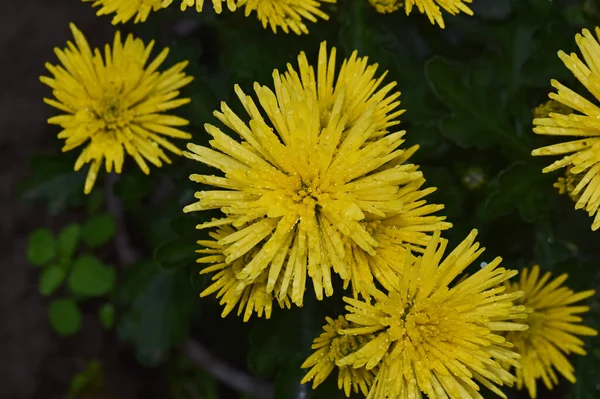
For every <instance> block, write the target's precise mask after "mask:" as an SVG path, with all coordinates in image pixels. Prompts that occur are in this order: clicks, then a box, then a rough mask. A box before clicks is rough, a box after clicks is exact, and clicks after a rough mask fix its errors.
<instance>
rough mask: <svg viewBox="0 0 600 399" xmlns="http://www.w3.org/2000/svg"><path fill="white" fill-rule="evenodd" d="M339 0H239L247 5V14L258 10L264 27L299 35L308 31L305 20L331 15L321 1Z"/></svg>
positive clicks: (257, 12) (314, 20)
mask: <svg viewBox="0 0 600 399" xmlns="http://www.w3.org/2000/svg"><path fill="white" fill-rule="evenodd" d="M336 2H337V0H239V3H238V5H239V6H244V7H245V13H246V16H249V15H250V14H251V13H252V12H256V16H257V18H258V20H259V21H260V22H261V23H262V26H263V28H267V27H270V28H271V30H272V31H273V33H277V29H278V28H280V29H281V30H283V31H284V32H285V33H289V32H290V31H291V32H294V33H295V34H297V35H300V34H302V33H305V34H306V33H308V28H307V27H306V25H305V24H304V22H303V19H306V20H308V21H310V22H317V20H318V18H321V19H323V20H328V19H329V16H328V15H327V14H325V13H324V12H323V11H322V10H321V9H320V6H321V3H336Z"/></svg>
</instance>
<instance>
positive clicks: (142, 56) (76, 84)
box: [40, 24, 193, 194]
mask: <svg viewBox="0 0 600 399" xmlns="http://www.w3.org/2000/svg"><path fill="white" fill-rule="evenodd" d="M71 31H72V32H73V37H74V38H75V44H73V43H72V42H70V41H69V42H67V46H68V48H66V49H64V50H61V49H58V48H57V49H55V53H56V55H57V57H58V59H59V60H60V62H61V64H62V66H61V65H58V66H55V65H51V64H49V63H47V64H46V68H47V69H48V71H50V73H51V74H52V76H53V77H52V78H50V77H45V76H42V77H41V78H40V80H41V81H42V82H43V83H45V84H46V85H48V86H50V87H51V88H52V90H53V94H54V97H55V98H56V100H53V99H48V98H45V99H44V101H45V102H46V103H47V104H49V105H51V106H53V107H55V108H58V109H59V110H61V111H64V112H65V114H64V115H59V116H55V117H52V118H50V119H48V123H51V124H55V125H59V126H60V127H62V128H63V130H62V131H61V132H60V133H59V134H58V137H59V138H61V139H65V145H64V147H63V149H62V150H63V151H70V150H72V149H74V148H76V147H79V146H81V145H84V146H85V148H84V149H83V151H82V152H81V155H80V156H79V158H78V159H77V161H76V162H75V170H79V169H81V167H82V166H83V165H84V164H86V163H91V165H90V168H89V170H88V174H87V178H86V181H85V187H84V192H85V193H86V194H88V193H89V192H90V191H91V190H92V187H93V186H94V183H95V181H96V177H97V175H98V171H99V169H100V167H101V166H102V164H103V163H104V164H105V166H106V171H107V172H111V171H112V170H113V168H114V170H115V172H116V173H121V169H122V167H123V162H124V159H125V153H127V154H129V155H131V156H132V157H133V159H134V160H135V161H136V163H137V164H138V166H139V167H140V169H141V170H142V171H143V172H144V173H146V174H148V173H150V169H149V168H148V164H147V163H146V161H148V162H150V163H152V164H154V165H155V166H157V167H160V166H162V163H163V162H167V163H170V162H171V161H170V159H169V158H168V157H167V155H166V154H165V153H164V152H163V150H162V149H161V147H164V148H166V149H167V150H169V151H171V152H172V153H174V154H176V155H181V151H180V150H179V149H178V148H177V147H176V146H174V145H173V144H171V143H170V142H169V141H168V140H167V139H165V138H164V136H168V137H174V138H180V139H189V138H191V135H190V134H188V133H185V132H183V131H181V130H179V129H178V127H180V126H185V125H187V124H188V121H187V120H185V119H183V118H180V117H177V116H173V115H168V114H164V112H165V111H168V110H171V109H174V108H177V107H179V106H181V105H183V104H187V103H188V102H189V101H190V100H189V99H188V98H181V99H177V96H178V95H179V91H178V90H179V89H180V88H181V87H183V86H185V85H187V84H188V83H189V82H191V81H192V79H193V78H192V77H189V76H186V75H185V73H184V72H183V69H184V68H185V67H186V65H187V62H180V63H178V64H177V65H174V66H173V67H171V68H169V69H168V70H166V71H165V72H158V71H157V69H158V67H159V66H160V65H161V64H162V63H163V61H164V60H165V58H166V57H167V54H168V53H169V50H168V49H164V50H163V51H161V53H160V54H159V55H158V56H157V57H156V58H155V59H154V60H152V61H151V62H150V63H149V64H148V65H146V64H147V63H148V61H149V59H150V53H151V52H152V48H153V47H154V42H151V43H150V44H149V45H148V46H145V45H144V43H143V42H142V41H141V40H140V39H135V38H134V37H133V36H132V35H129V36H127V39H126V40H125V42H124V43H123V42H121V35H120V33H119V32H117V33H116V34H115V38H114V42H113V46H112V48H111V47H110V45H108V44H106V45H105V47H104V57H102V53H101V52H100V50H99V49H94V50H93V51H92V49H91V48H90V46H89V45H88V43H87V41H86V39H85V37H84V36H83V34H82V33H81V32H80V31H79V30H78V29H77V28H76V27H75V25H73V24H71Z"/></svg>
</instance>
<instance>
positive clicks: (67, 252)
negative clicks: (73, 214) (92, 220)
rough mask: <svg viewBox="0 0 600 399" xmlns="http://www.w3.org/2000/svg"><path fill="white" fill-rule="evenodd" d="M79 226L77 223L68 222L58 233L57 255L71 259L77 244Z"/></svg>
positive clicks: (79, 235)
mask: <svg viewBox="0 0 600 399" xmlns="http://www.w3.org/2000/svg"><path fill="white" fill-rule="evenodd" d="M80 237H81V227H80V226H79V225H78V224H75V223H74V224H70V225H68V226H67V227H65V228H64V229H62V231H61V232H60V234H59V235H58V255H59V256H60V258H61V259H62V260H64V261H67V260H69V259H71V257H72V256H73V253H75V250H76V249H77V246H78V245H79V239H80Z"/></svg>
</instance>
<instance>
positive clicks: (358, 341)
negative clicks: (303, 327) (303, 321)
mask: <svg viewBox="0 0 600 399" xmlns="http://www.w3.org/2000/svg"><path fill="white" fill-rule="evenodd" d="M326 321H327V324H326V325H324V326H323V330H324V331H323V332H322V333H321V335H319V336H318V337H317V338H315V340H314V342H313V344H312V349H315V352H314V353H313V354H312V355H310V356H309V357H308V358H307V359H306V360H305V361H304V363H303V364H302V368H304V369H306V368H310V370H309V371H308V373H306V375H305V376H304V378H303V379H302V381H300V383H301V384H306V383H307V382H309V381H311V380H312V382H313V385H312V387H313V389H315V388H316V387H317V386H319V385H320V384H321V383H322V382H323V381H325V379H326V378H327V377H328V376H329V374H331V372H332V371H333V370H334V369H335V368H336V362H337V361H338V360H340V359H342V358H344V357H345V356H346V355H348V354H350V353H352V352H356V351H357V350H358V349H360V348H361V347H362V346H363V345H364V344H365V343H366V342H368V341H369V338H371V337H370V336H369V335H352V334H342V333H341V331H342V330H343V329H347V328H350V327H352V325H351V324H350V323H348V321H346V319H345V318H344V316H339V317H338V318H337V319H336V320H334V319H332V318H331V317H327V318H326ZM375 371H376V369H374V370H367V369H365V368H364V367H359V368H353V367H349V366H341V367H338V389H343V390H344V393H345V394H346V396H348V397H349V396H350V392H352V391H354V393H358V392H359V390H360V392H361V393H362V394H363V395H365V396H367V394H368V393H369V388H370V387H371V384H373V375H374V372H375Z"/></svg>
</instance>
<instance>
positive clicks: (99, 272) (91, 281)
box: [68, 255, 116, 296]
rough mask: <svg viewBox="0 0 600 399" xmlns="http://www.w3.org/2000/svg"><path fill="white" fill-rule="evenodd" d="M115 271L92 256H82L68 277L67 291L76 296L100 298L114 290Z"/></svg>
mask: <svg viewBox="0 0 600 399" xmlns="http://www.w3.org/2000/svg"><path fill="white" fill-rule="evenodd" d="M115 280H116V272H115V269H114V268H112V267H109V266H105V265H104V264H102V262H101V261H100V260H99V259H97V258H96V257H94V256H92V255H82V256H80V257H78V258H77V259H76V260H75V263H74V264H73V271H72V272H71V275H70V276H69V282H68V284H69V289H70V290H71V291H72V292H73V293H74V294H76V295H82V296H102V295H106V294H108V293H109V292H110V291H112V289H113V288H114V285H115Z"/></svg>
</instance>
